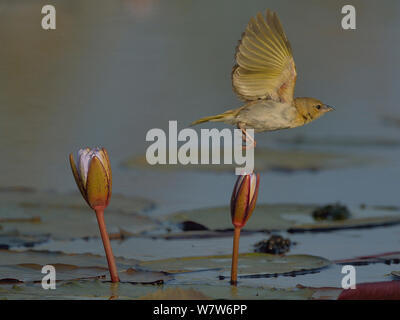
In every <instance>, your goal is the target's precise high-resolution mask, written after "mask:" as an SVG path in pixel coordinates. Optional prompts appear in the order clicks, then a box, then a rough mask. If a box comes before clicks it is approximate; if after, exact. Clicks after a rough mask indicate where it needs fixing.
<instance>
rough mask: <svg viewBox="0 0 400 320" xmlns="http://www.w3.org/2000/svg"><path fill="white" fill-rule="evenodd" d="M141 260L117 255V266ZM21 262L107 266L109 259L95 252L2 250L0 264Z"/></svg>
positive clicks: (126, 265)
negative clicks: (68, 252)
mask: <svg viewBox="0 0 400 320" xmlns="http://www.w3.org/2000/svg"><path fill="white" fill-rule="evenodd" d="M138 262H139V261H138V260H135V259H125V258H119V257H116V263H117V267H118V268H119V269H121V270H124V269H125V270H126V269H128V268H131V267H132V266H134V265H136V264H137V263H138ZM19 264H38V265H43V266H44V265H46V264H51V265H54V264H66V265H73V266H77V267H100V268H107V260H106V258H105V257H104V256H101V255H95V254H90V253H86V254H66V253H62V252H50V251H46V250H42V251H36V250H24V251H14V250H0V265H2V266H14V265H19Z"/></svg>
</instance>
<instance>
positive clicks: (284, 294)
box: [140, 285, 315, 300]
mask: <svg viewBox="0 0 400 320" xmlns="http://www.w3.org/2000/svg"><path fill="white" fill-rule="evenodd" d="M314 292H315V290H314V289H309V288H304V289H299V288H288V289H275V288H270V287H256V288H253V287H245V286H238V287H232V286H217V285H213V286H211V285H196V286H192V285H183V286H179V287H175V286H170V285H167V286H163V287H161V288H160V289H158V290H157V291H155V292H151V293H148V294H146V295H145V296H143V297H141V298H140V299H142V300H191V299H194V300H210V299H224V300H227V299H229V300H243V299H251V300H255V299H263V300H265V299H268V300H274V299H286V300H307V299H310V298H311V297H312V295H313V294H314Z"/></svg>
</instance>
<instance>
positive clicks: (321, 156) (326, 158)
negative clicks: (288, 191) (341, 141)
mask: <svg viewBox="0 0 400 320" xmlns="http://www.w3.org/2000/svg"><path fill="white" fill-rule="evenodd" d="M210 154H211V152H210ZM220 155H221V164H218V165H216V164H197V165H195V164H187V165H181V164H179V163H178V164H174V165H169V164H162V165H161V164H156V165H150V164H148V163H147V160H146V157H145V156H135V157H132V158H130V159H127V160H125V161H124V162H123V163H122V165H123V166H124V167H126V168H148V169H150V168H151V169H160V170H182V169H188V170H202V171H210V170H212V171H220V172H232V171H233V170H234V169H235V168H236V167H239V166H238V165H236V164H235V163H233V164H222V162H223V155H224V152H223V150H221V151H220ZM232 159H233V158H232ZM254 159H255V160H254V161H255V164H254V165H255V170H257V171H267V170H274V171H282V172H293V171H318V170H328V169H337V168H346V167H352V166H359V165H364V164H368V163H371V162H372V163H373V162H375V161H376V160H375V159H367V158H366V157H365V156H363V157H358V156H355V155H344V154H335V153H322V152H313V151H302V150H278V149H267V148H256V150H255V155H254ZM210 162H211V160H210Z"/></svg>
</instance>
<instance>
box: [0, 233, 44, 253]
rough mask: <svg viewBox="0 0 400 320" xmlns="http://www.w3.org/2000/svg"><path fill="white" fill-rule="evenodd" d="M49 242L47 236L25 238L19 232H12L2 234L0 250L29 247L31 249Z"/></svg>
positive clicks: (0, 236)
mask: <svg viewBox="0 0 400 320" xmlns="http://www.w3.org/2000/svg"><path fill="white" fill-rule="evenodd" d="M47 240H48V237H47V236H42V237H40V236H36V237H32V236H24V235H20V234H19V233H18V232H10V233H5V234H0V249H9V248H11V247H13V248H15V247H27V248H31V247H33V246H35V245H37V244H40V243H43V242H46V241H47Z"/></svg>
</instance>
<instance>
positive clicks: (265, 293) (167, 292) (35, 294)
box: [0, 279, 317, 300]
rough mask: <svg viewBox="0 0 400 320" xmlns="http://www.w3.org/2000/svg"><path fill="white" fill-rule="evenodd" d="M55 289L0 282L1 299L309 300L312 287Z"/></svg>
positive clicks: (83, 283) (88, 283) (90, 283)
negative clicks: (0, 283)
mask: <svg viewBox="0 0 400 320" xmlns="http://www.w3.org/2000/svg"><path fill="white" fill-rule="evenodd" d="M56 288H57V289H56V290H43V289H42V287H41V284H38V283H32V284H31V283H17V284H9V285H6V284H2V285H0V299H10V300H21V299H29V300H32V299H41V300H53V299H68V300H70V299H80V300H82V299H107V300H111V299H112V300H114V299H141V300H144V299H162V300H167V299H171V298H173V299H185V300H186V299H196V300H200V299H240V300H243V299H252V300H254V299H268V300H272V299H296V300H305V299H310V298H311V297H312V295H313V294H314V293H315V292H316V290H317V289H315V288H289V289H275V288H271V287H262V286H257V287H247V286H239V287H231V286H229V285H225V286H223V285H212V286H211V285H201V284H200V285H195V286H193V285H179V286H176V285H170V284H166V285H165V284H164V285H162V286H158V285H132V284H128V283H109V282H103V281H100V280H96V279H93V280H76V281H62V282H57V284H56Z"/></svg>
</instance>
